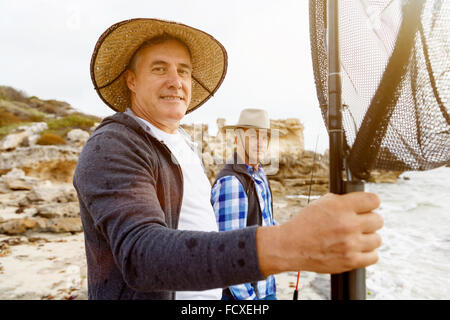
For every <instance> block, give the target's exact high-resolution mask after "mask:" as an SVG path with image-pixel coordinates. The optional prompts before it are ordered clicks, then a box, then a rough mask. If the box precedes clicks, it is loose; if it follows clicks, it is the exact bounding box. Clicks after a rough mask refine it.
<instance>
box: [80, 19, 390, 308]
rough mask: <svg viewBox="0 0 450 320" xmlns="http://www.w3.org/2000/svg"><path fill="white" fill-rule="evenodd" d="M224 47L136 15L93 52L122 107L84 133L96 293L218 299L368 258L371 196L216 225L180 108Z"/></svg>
mask: <svg viewBox="0 0 450 320" xmlns="http://www.w3.org/2000/svg"><path fill="white" fill-rule="evenodd" d="M226 68H227V54H226V51H225V49H224V48H223V46H222V45H221V44H220V43H219V42H218V41H217V40H215V39H214V38H213V37H211V36H210V35H208V34H206V33H205V32H203V31H200V30H197V29H195V28H192V27H189V26H186V25H183V24H179V23H174V22H167V21H162V20H157V19H132V20H126V21H122V22H119V23H117V24H115V25H113V26H111V27H110V28H108V29H107V30H106V31H105V32H104V33H103V34H102V35H101V36H100V38H99V40H98V42H97V44H96V46H95V49H94V53H93V55H92V60H91V77H92V81H93V84H94V87H95V89H96V90H97V93H98V94H99V96H100V98H101V99H102V100H103V101H104V102H105V103H106V104H107V105H108V106H109V107H111V108H112V109H113V110H115V111H116V113H115V114H114V115H112V116H110V117H106V118H105V119H103V121H102V123H101V124H100V125H99V126H98V127H97V129H96V130H95V131H94V133H93V134H92V136H91V137H90V138H89V140H88V141H87V142H86V144H85V146H84V148H83V150H82V152H81V154H80V157H79V160H78V164H77V168H76V171H75V175H74V179H73V183H74V186H75V189H76V190H77V194H78V201H79V204H80V216H81V219H82V223H83V230H84V236H85V248H86V257H87V266H88V295H89V299H174V298H177V299H220V297H221V292H222V289H221V288H225V287H228V286H230V285H234V284H239V283H247V282H254V281H259V280H263V279H265V278H267V277H268V276H269V275H271V274H275V273H279V272H284V271H290V270H308V271H316V272H333V273H335V272H343V271H346V270H350V269H353V268H358V267H363V266H366V265H369V264H373V263H375V262H376V261H377V259H378V256H377V253H376V251H375V250H376V248H377V247H378V246H379V245H380V243H381V242H380V238H379V236H378V235H377V234H376V233H375V231H376V230H378V229H379V228H381V226H382V219H381V218H380V216H378V215H377V214H375V213H373V212H372V210H373V209H375V208H376V207H377V206H378V205H379V200H378V198H377V197H376V195H373V194H368V193H354V194H348V195H344V196H337V195H327V196H325V197H323V198H322V199H320V200H317V201H315V202H314V203H313V204H312V205H310V206H309V207H307V208H305V209H303V210H302V211H300V213H299V214H298V215H296V216H295V217H294V218H293V219H292V220H291V221H289V222H287V223H285V224H283V225H280V226H257V225H256V226H250V227H247V228H243V229H239V230H231V231H226V232H218V228H217V225H216V222H215V216H214V211H213V208H212V206H211V203H210V200H209V199H210V192H211V185H210V184H209V181H208V179H207V177H206V174H205V173H204V171H203V168H202V164H201V161H200V159H199V158H198V156H197V154H196V153H195V152H194V149H195V147H194V145H193V143H192V141H191V140H190V138H189V137H188V136H187V135H186V134H184V132H183V131H182V130H181V128H180V127H179V124H180V120H181V119H182V118H183V116H184V115H185V114H186V113H188V112H191V111H193V110H195V109H197V108H198V107H200V106H201V105H202V104H203V103H205V102H206V101H207V100H208V99H209V98H210V97H211V96H212V95H213V94H214V93H215V92H216V91H217V89H218V88H219V86H220V84H221V83H222V81H223V79H224V77H225V73H226Z"/></svg>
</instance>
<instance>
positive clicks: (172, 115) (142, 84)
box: [127, 40, 192, 125]
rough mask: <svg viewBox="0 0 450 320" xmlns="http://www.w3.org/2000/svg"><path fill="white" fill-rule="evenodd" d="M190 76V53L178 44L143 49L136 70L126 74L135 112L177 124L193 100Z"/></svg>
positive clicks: (158, 121) (169, 42) (168, 43)
mask: <svg viewBox="0 0 450 320" xmlns="http://www.w3.org/2000/svg"><path fill="white" fill-rule="evenodd" d="M191 75H192V65H191V59H190V56H189V52H188V51H187V49H186V48H185V47H184V46H183V45H182V44H181V43H179V42H178V41H175V40H168V41H165V42H163V43H160V44H155V45H152V46H150V47H148V48H145V49H142V51H141V52H140V53H139V56H138V59H137V62H136V68H135V71H134V72H133V71H127V84H128V87H129V88H130V90H131V95H132V99H134V103H133V111H137V112H138V113H139V114H140V115H142V116H144V117H145V118H147V119H151V120H152V121H151V122H156V123H157V124H163V125H166V124H170V123H171V124H173V123H178V122H179V121H180V120H181V119H182V118H183V117H184V115H185V113H186V110H187V108H188V106H189V103H190V101H191V91H192V79H191Z"/></svg>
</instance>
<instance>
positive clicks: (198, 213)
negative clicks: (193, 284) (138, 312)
mask: <svg viewBox="0 0 450 320" xmlns="http://www.w3.org/2000/svg"><path fill="white" fill-rule="evenodd" d="M140 120H142V121H143V122H144V123H145V124H146V125H147V126H148V127H149V128H150V129H151V131H152V133H153V135H154V136H155V137H156V138H157V139H159V140H162V141H163V142H164V143H165V144H166V145H167V147H168V148H169V150H170V151H171V152H172V154H173V155H174V156H175V158H176V160H177V161H178V163H179V164H180V166H181V171H182V173H183V202H182V204H181V212H180V218H179V222H178V229H179V230H195V231H218V227H217V223H216V218H215V214H214V210H213V208H212V206H211V202H210V197H211V184H210V183H209V180H208V178H207V176H206V174H205V172H204V170H203V167H202V164H201V162H200V158H199V157H198V155H197V154H196V153H195V152H194V150H192V148H191V147H190V146H189V144H188V142H187V141H186V137H185V136H184V135H183V134H181V133H179V132H176V133H174V134H170V133H167V132H164V131H162V130H160V129H158V128H156V127H155V126H154V125H152V124H151V123H149V122H148V121H146V120H144V119H141V118H140ZM175 297H176V299H177V300H220V299H221V298H222V289H221V288H218V289H212V290H205V291H177V292H176V295H175Z"/></svg>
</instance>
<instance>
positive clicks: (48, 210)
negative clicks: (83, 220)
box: [36, 202, 80, 218]
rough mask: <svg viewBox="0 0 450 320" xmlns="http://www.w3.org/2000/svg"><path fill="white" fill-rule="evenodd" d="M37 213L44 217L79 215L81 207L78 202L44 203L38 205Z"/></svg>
mask: <svg viewBox="0 0 450 320" xmlns="http://www.w3.org/2000/svg"><path fill="white" fill-rule="evenodd" d="M36 215H37V216H40V217H44V218H63V217H79V216H80V207H79V205H78V202H67V203H50V204H43V205H40V206H38V207H37V213H36Z"/></svg>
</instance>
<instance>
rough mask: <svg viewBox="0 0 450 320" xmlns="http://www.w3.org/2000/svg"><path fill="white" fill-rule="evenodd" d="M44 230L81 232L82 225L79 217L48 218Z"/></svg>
mask: <svg viewBox="0 0 450 320" xmlns="http://www.w3.org/2000/svg"><path fill="white" fill-rule="evenodd" d="M44 231H45V232H54V233H64V232H81V231H83V226H82V224H81V219H80V218H79V217H78V218H56V219H51V220H48V222H47V225H46V227H45V230H44Z"/></svg>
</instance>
